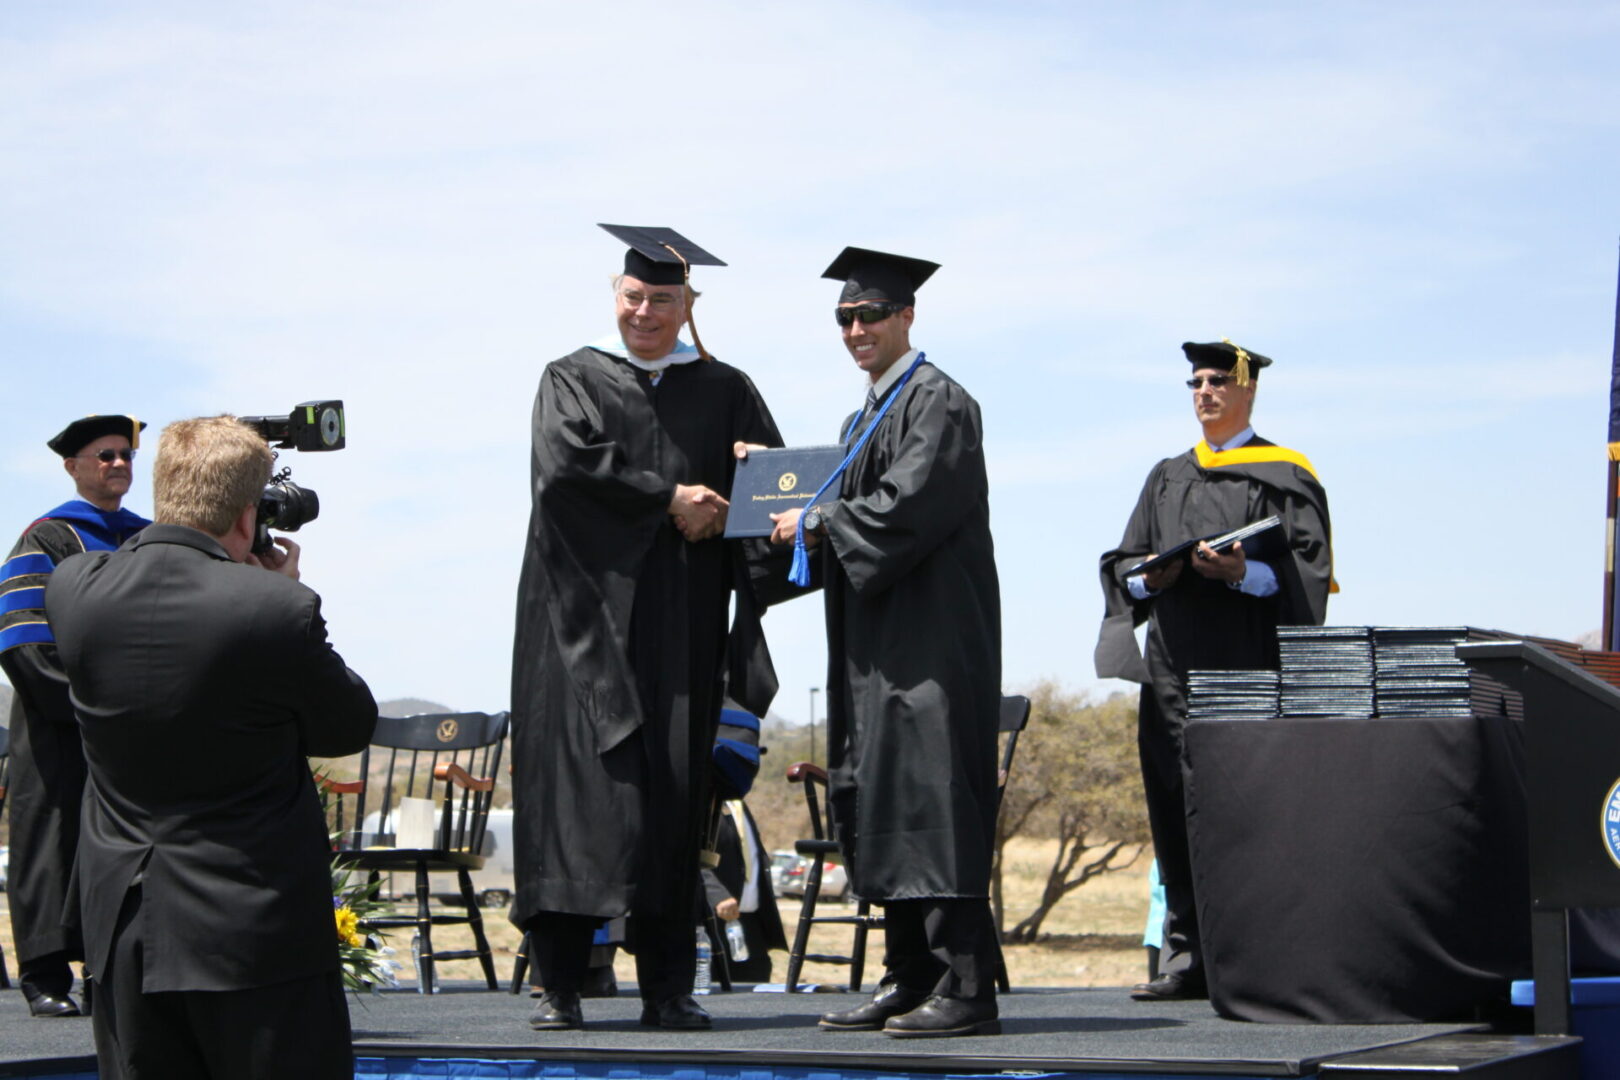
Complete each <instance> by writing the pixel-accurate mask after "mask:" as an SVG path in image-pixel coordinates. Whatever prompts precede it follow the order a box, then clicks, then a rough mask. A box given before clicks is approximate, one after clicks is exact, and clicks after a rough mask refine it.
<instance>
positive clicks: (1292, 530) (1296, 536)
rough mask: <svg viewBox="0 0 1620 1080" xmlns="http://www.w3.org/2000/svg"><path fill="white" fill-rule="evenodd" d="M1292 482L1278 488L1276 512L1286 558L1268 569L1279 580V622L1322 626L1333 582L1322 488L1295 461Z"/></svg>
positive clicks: (1330, 536) (1326, 507)
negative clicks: (1285, 543) (1282, 529)
mask: <svg viewBox="0 0 1620 1080" xmlns="http://www.w3.org/2000/svg"><path fill="white" fill-rule="evenodd" d="M1289 468H1291V469H1293V471H1294V473H1295V475H1294V477H1293V483H1291V484H1289V485H1287V486H1286V487H1283V488H1281V489H1280V490H1279V491H1278V498H1279V501H1280V502H1281V506H1280V507H1279V508H1278V510H1277V511H1276V512H1277V514H1278V515H1279V516H1280V517H1281V518H1282V519H1283V525H1284V526H1285V527H1286V528H1287V530H1288V546H1289V554H1290V556H1291V557H1290V558H1288V559H1278V560H1276V561H1275V562H1274V563H1273V567H1272V568H1273V569H1274V570H1276V571H1277V573H1278V575H1279V577H1280V578H1281V579H1282V586H1283V588H1282V594H1283V601H1282V609H1281V610H1280V611H1279V612H1278V621H1279V623H1280V624H1282V625H1284V626H1321V625H1322V623H1323V622H1324V621H1326V619H1327V601H1328V593H1329V592H1330V591H1331V589H1332V584H1333V534H1332V524H1331V521H1330V519H1329V517H1328V506H1327V492H1326V491H1324V490H1323V489H1322V485H1321V484H1319V483H1318V482H1317V481H1316V478H1315V477H1313V476H1311V475H1310V473H1307V472H1305V471H1304V470H1303V469H1299V468H1297V467H1294V466H1289Z"/></svg>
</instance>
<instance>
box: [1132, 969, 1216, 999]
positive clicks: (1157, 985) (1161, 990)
mask: <svg viewBox="0 0 1620 1080" xmlns="http://www.w3.org/2000/svg"><path fill="white" fill-rule="evenodd" d="M1207 997H1209V991H1208V989H1206V988H1205V986H1204V980H1203V979H1201V978H1197V977H1190V976H1186V975H1176V974H1172V973H1170V972H1166V973H1164V974H1162V975H1159V976H1156V977H1155V978H1154V979H1153V981H1152V982H1145V983H1137V984H1136V985H1135V986H1134V987H1132V988H1131V1000H1133V1001H1201V1000H1203V999H1205V998H1207Z"/></svg>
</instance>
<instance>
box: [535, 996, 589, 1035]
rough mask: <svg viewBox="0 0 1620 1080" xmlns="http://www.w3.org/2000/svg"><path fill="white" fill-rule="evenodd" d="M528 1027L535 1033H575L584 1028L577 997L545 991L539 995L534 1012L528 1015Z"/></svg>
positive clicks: (582, 1013)
mask: <svg viewBox="0 0 1620 1080" xmlns="http://www.w3.org/2000/svg"><path fill="white" fill-rule="evenodd" d="M529 1026H530V1027H532V1028H534V1030H536V1031H577V1030H578V1029H580V1028H582V1027H584V1026H585V1013H584V1012H583V1011H582V1010H581V1009H580V1007H579V995H578V994H571V993H568V992H566V991H557V992H553V991H550V990H547V991H546V992H545V993H543V994H541V995H540V1003H539V1004H537V1005H536V1006H535V1007H534V1012H532V1013H530V1014H529Z"/></svg>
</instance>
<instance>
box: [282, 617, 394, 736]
mask: <svg viewBox="0 0 1620 1080" xmlns="http://www.w3.org/2000/svg"><path fill="white" fill-rule="evenodd" d="M304 656H305V659H304V665H303V670H302V671H301V672H299V674H298V676H297V679H298V683H297V684H298V687H299V689H300V692H301V697H302V699H303V702H302V707H301V708H300V710H299V716H298V722H299V731H300V734H301V736H302V741H303V744H304V753H305V754H313V755H315V756H317V757H343V756H344V755H347V754H358V753H359V752H360V751H362V750H364V749H365V748H366V744H367V743H368V742H370V741H371V733H372V731H373V729H375V728H376V726H377V702H376V701H375V699H373V698H372V696H371V689H370V687H368V686H366V683H365V680H364V679H362V678H361V677H360V676H358V675H356V674H355V673H354V672H353V671H351V670H349V668H348V666H347V665H346V664H344V662H343V658H342V657H341V656H339V655H338V653H337V650H336V649H334V648H332V643H331V642H330V641H328V640H327V638H326V620H325V619H323V618H321V601H320V597H318V596H317V597H312V607H311V609H310V614H309V623H308V626H307V629H306V631H305V634H304Z"/></svg>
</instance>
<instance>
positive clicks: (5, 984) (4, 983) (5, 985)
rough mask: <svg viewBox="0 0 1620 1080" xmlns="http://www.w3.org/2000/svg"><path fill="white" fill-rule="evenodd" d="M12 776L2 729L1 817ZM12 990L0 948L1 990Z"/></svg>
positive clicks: (0, 871)
mask: <svg viewBox="0 0 1620 1080" xmlns="http://www.w3.org/2000/svg"><path fill="white" fill-rule="evenodd" d="M10 776H11V732H10V730H9V729H7V728H3V727H0V815H3V814H4V813H5V809H6V784H7V783H8V782H9V778H10ZM5 873H6V867H5V863H4V861H0V878H3V877H4V876H5ZM10 989H11V976H10V975H9V974H7V973H6V950H5V947H4V946H0V990H10Z"/></svg>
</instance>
